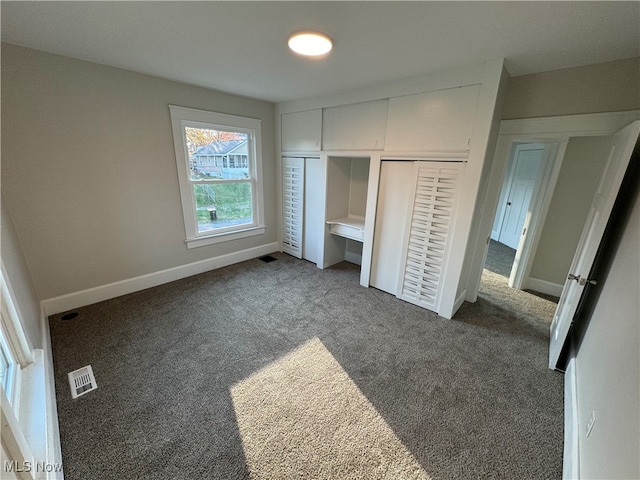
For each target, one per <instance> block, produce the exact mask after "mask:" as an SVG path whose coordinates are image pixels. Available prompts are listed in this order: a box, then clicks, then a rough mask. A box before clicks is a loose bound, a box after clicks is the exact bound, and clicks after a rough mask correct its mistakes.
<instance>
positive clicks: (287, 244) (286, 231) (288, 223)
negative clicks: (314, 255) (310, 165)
mask: <svg viewBox="0 0 640 480" xmlns="http://www.w3.org/2000/svg"><path fill="white" fill-rule="evenodd" d="M304 164H305V161H304V158H293V157H283V158H282V251H283V252H285V253H288V254H290V255H293V256H294V257H297V258H302V237H303V215H304Z"/></svg>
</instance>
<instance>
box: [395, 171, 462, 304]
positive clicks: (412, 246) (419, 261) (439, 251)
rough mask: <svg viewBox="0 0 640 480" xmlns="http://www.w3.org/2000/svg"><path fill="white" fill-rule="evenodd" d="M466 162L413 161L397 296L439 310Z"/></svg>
mask: <svg viewBox="0 0 640 480" xmlns="http://www.w3.org/2000/svg"><path fill="white" fill-rule="evenodd" d="M464 169H465V164H464V163H457V162H415V163H414V180H415V181H414V189H415V190H414V192H413V195H412V197H413V205H412V207H411V212H410V215H409V218H408V223H407V226H406V228H405V239H404V241H403V242H402V245H403V254H402V266H401V269H400V271H401V272H402V273H401V279H400V282H401V284H400V288H399V289H398V290H399V292H398V298H401V299H402V300H406V301H407V302H411V303H414V304H416V305H418V306H421V307H423V308H427V309H429V310H433V311H435V312H438V310H439V308H440V298H441V297H442V285H443V279H444V275H445V273H446V266H447V260H448V257H449V251H450V249H451V234H452V229H453V224H454V221H455V212H456V204H457V196H458V195H457V190H458V189H459V186H460V184H461V179H462V176H463V174H464Z"/></svg>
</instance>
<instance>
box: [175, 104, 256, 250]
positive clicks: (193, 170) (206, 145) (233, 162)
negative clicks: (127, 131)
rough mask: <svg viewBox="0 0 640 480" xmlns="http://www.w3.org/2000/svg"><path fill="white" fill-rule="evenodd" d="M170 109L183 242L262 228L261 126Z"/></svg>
mask: <svg viewBox="0 0 640 480" xmlns="http://www.w3.org/2000/svg"><path fill="white" fill-rule="evenodd" d="M170 108H171V118H172V123H173V128H174V142H175V143H176V160H177V162H178V172H179V176H180V188H181V194H182V199H183V212H184V214H185V228H186V231H187V242H189V240H193V239H196V238H202V237H210V236H217V235H222V234H226V233H230V232H231V233H234V232H239V231H243V230H247V229H252V228H256V227H259V228H262V227H263V226H262V225H261V224H260V223H261V221H260V218H261V208H262V198H261V192H260V191H259V190H260V188H259V187H260V181H259V180H260V179H259V176H258V170H259V169H258V162H259V158H258V156H259V150H260V149H259V127H260V124H259V121H258V120H254V119H247V118H244V117H235V116H230V115H223V114H217V113H213V112H203V111H201V110H193V109H185V108H182V107H173V106H172V107H170ZM203 120H204V121H203ZM185 204H186V205H185Z"/></svg>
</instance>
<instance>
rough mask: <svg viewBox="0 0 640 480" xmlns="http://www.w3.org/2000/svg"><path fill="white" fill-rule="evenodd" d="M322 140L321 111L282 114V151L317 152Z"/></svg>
mask: <svg viewBox="0 0 640 480" xmlns="http://www.w3.org/2000/svg"><path fill="white" fill-rule="evenodd" d="M321 138H322V109H316V110H307V111H304V112H294V113H283V114H282V151H283V152H317V151H319V150H320V144H321Z"/></svg>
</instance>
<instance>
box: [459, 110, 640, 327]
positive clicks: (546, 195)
mask: <svg viewBox="0 0 640 480" xmlns="http://www.w3.org/2000/svg"><path fill="white" fill-rule="evenodd" d="M637 115H638V113H637V112H621V113H620V114H598V115H586V116H580V115H578V116H574V117H564V118H561V119H555V120H554V119H535V120H531V121H529V120H523V121H504V122H503V123H502V128H501V134H500V137H499V140H498V145H497V149H496V156H495V161H494V169H493V171H492V178H491V183H490V186H489V193H488V194H487V206H489V205H495V207H493V210H492V211H491V210H490V211H487V214H489V212H492V215H491V218H487V219H485V220H484V222H486V223H485V228H486V230H485V231H486V232H487V236H486V237H484V238H485V239H486V240H485V241H486V244H485V245H484V255H483V258H482V262H481V263H480V265H481V266H482V268H481V271H480V272H479V274H480V275H479V277H480V278H478V285H479V286H478V290H477V292H478V294H479V295H480V296H484V297H489V298H490V299H491V300H498V301H499V302H500V301H502V302H504V301H505V300H508V299H509V298H510V297H512V296H518V297H519V296H523V298H524V299H526V298H528V297H526V296H524V295H526V294H527V292H536V296H537V297H538V298H541V299H542V300H544V301H550V302H551V304H550V305H549V308H548V309H547V312H548V313H546V314H544V315H545V317H547V318H549V319H551V318H552V317H553V313H554V311H555V307H556V305H555V303H553V302H554V301H555V300H556V299H557V298H558V297H559V296H560V294H561V292H562V289H563V286H564V284H565V281H566V279H567V274H568V269H569V268H570V266H571V261H572V258H573V254H574V252H575V250H576V244H577V242H578V240H579V237H580V234H581V231H582V228H583V225H584V223H585V221H586V216H587V214H588V210H589V208H590V205H591V201H592V199H593V196H594V195H595V192H596V190H597V186H598V183H599V181H600V178H601V177H602V172H603V169H604V165H605V164H606V162H607V158H608V156H609V154H610V151H611V137H610V136H609V135H610V134H611V133H613V131H616V130H618V129H619V128H621V127H622V126H624V125H626V124H627V123H629V122H630V121H632V120H633V119H634V118H633V117H635V116H637ZM540 146H542V147H543V156H542V163H541V167H540V170H539V172H540V175H539V178H538V182H537V184H536V186H535V187H534V191H533V193H532V194H531V198H530V200H529V202H528V203H529V205H528V208H527V209H526V210H527V212H526V214H525V215H520V218H522V217H523V216H524V223H523V225H522V227H520V224H519V223H517V222H514V223H515V224H516V228H517V229H519V230H520V234H521V236H520V240H519V242H517V245H516V243H515V242H511V245H507V244H508V243H509V241H508V240H507V241H506V242H504V243H503V242H502V240H504V239H505V238H506V237H505V236H503V235H501V233H502V232H501V228H502V227H501V224H500V222H502V223H503V224H504V222H505V218H506V216H505V208H507V207H508V206H507V205H506V202H508V201H511V200H509V192H511V191H512V190H513V186H510V182H511V183H513V180H511V181H510V177H511V176H513V175H514V173H513V172H514V167H515V165H516V163H517V159H518V155H519V153H518V152H519V151H522V150H523V148H524V149H528V150H530V151H532V150H535V149H539V147H540ZM521 155H522V154H521V153H520V156H521ZM521 190H522V189H521ZM512 198H513V196H512ZM522 203H524V204H526V203H527V202H526V200H525V201H523V202H522ZM515 210H516V211H517V212H519V211H521V210H522V208H521V207H518V208H517V209H515ZM514 247H515V248H514ZM509 287H514V288H509ZM470 291H471V292H473V289H470ZM516 292H517V293H516ZM536 302H537V301H536ZM526 303H527V302H526V301H525V300H517V301H514V302H511V304H510V305H509V309H511V311H516V310H513V309H517V308H525V309H529V308H530V307H529V306H525V305H526Z"/></svg>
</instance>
